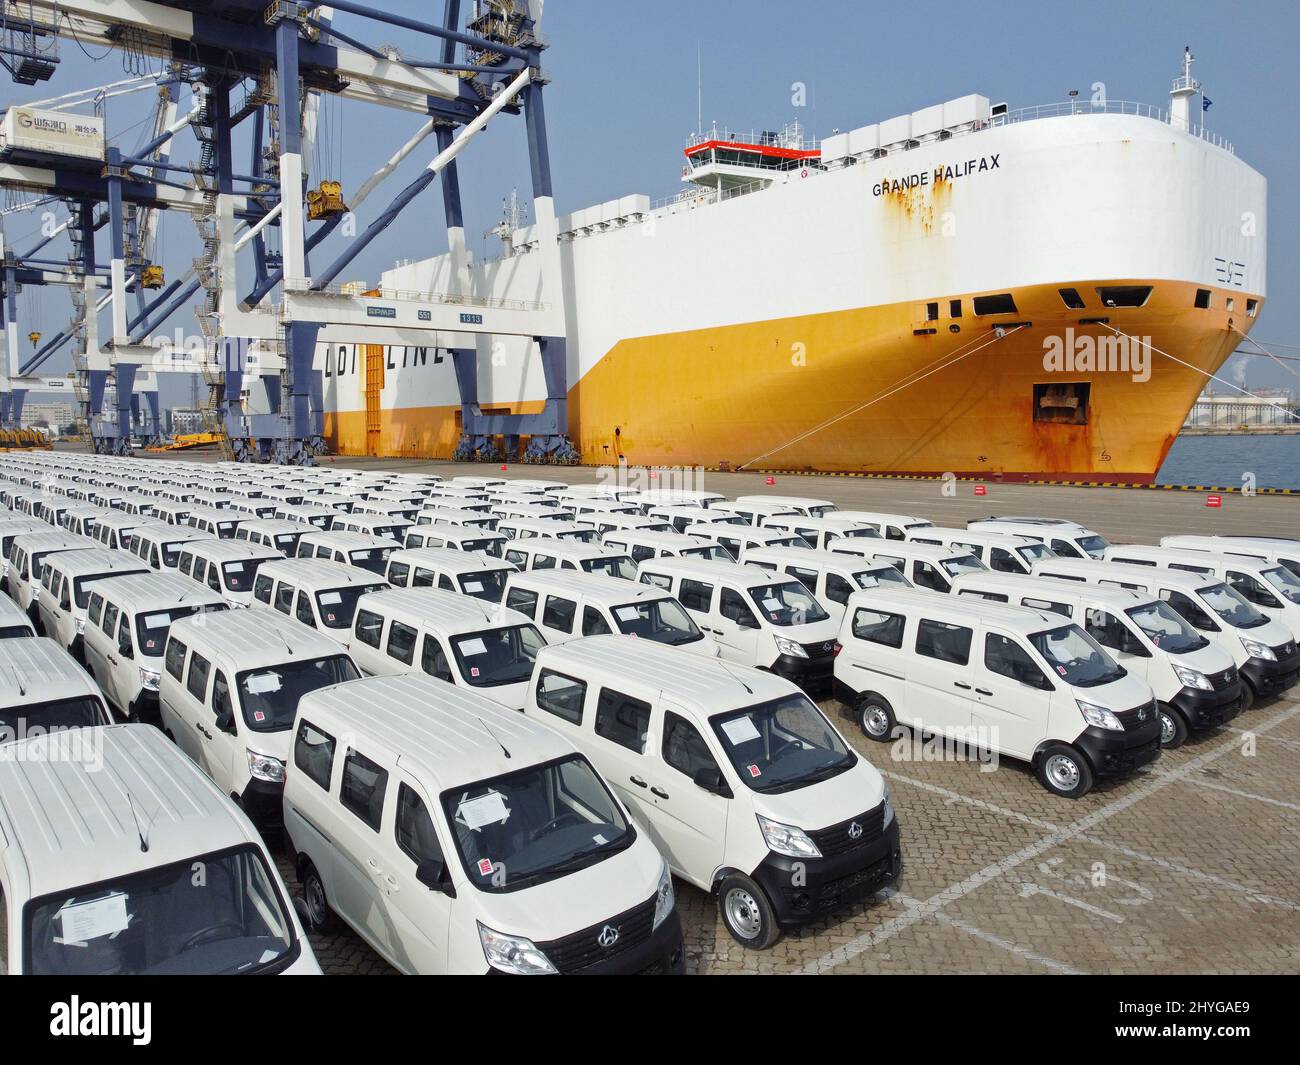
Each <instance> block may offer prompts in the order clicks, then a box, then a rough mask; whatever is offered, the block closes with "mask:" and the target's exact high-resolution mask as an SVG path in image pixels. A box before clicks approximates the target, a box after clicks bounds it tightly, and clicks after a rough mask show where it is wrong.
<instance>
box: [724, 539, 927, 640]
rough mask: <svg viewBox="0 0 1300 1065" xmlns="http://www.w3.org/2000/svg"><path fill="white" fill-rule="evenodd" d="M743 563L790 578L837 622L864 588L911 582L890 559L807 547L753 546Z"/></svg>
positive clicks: (900, 585)
mask: <svg viewBox="0 0 1300 1065" xmlns="http://www.w3.org/2000/svg"><path fill="white" fill-rule="evenodd" d="M740 560H741V561H742V562H743V563H745V564H746V565H750V566H761V567H762V568H763V569H765V570H770V571H771V572H773V573H784V574H786V575H787V576H789V577H793V578H794V579H795V580H797V581H798V582H799V583H800V584H802V585H803V586H804V587H805V588H807V589H808V591H809V592H811V593H812V594H813V595H814V596H816V598H817V602H818V603H820V604H821V608H822V609H823V610H825V611H826V613H827V614H829V615H830V616H831V619H832V620H833V621H834V622H835V623H836V624H837V625H838V624H839V622H840V620H841V619H842V618H843V617H844V608H845V606H847V605H848V601H849V596H851V595H852V594H853V593H854V592H857V591H861V590H862V589H863V588H876V587H879V586H880V585H882V584H886V585H894V586H896V587H899V588H910V587H912V582H911V581H909V580H908V579H907V578H906V577H904V576H903V575H902V573H900V572H899V570H898V567H897V566H895V565H894V564H893V563H890V562H870V561H868V560H867V559H864V558H858V557H857V556H855V555H842V554H837V553H836V552H834V551H814V550H812V549H811V548H807V547H756V548H754V549H753V550H752V551H746V552H745V553H744V554H743V555H742V556H741V558H740Z"/></svg>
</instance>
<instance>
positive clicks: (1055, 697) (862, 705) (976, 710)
mask: <svg viewBox="0 0 1300 1065" xmlns="http://www.w3.org/2000/svg"><path fill="white" fill-rule="evenodd" d="M840 646H841V649H840V651H839V653H838V654H837V656H836V658H835V689H836V695H837V697H838V698H839V699H840V701H841V702H843V703H844V704H845V705H846V706H848V707H849V708H851V710H852V712H853V714H854V716H855V717H856V718H857V719H858V722H859V724H860V725H861V726H862V731H863V732H865V733H866V735H867V736H868V737H869V738H870V739H873V740H879V741H881V742H888V741H890V740H892V739H894V738H895V727H896V726H897V725H900V724H901V725H905V726H908V727H910V728H912V729H915V730H918V731H921V732H925V733H933V734H937V735H940V736H944V737H947V738H949V739H951V740H954V741H957V742H959V743H965V744H969V745H970V746H971V747H973V748H974V749H975V750H976V751H979V752H988V751H995V752H997V753H998V754H1001V755H1006V756H1009V757H1012V758H1015V759H1018V760H1020V761H1024V762H1027V763H1029V764H1030V765H1031V766H1033V767H1034V769H1035V771H1036V772H1037V774H1038V779H1039V781H1040V782H1041V783H1042V785H1043V787H1045V788H1046V789H1047V790H1048V791H1050V792H1053V793H1054V794H1056V795H1061V796H1064V797H1065V798H1069V799H1077V798H1080V797H1081V796H1083V795H1086V794H1087V793H1088V792H1089V791H1090V790H1091V789H1092V786H1093V782H1094V781H1095V779H1096V778H1097V777H1099V776H1107V775H1114V774H1118V773H1127V772H1130V771H1132V770H1134V769H1137V768H1138V767H1140V766H1143V765H1146V764H1147V763H1148V762H1151V761H1153V760H1155V759H1156V758H1158V757H1159V756H1160V714H1159V712H1158V710H1157V706H1156V700H1155V697H1154V695H1153V694H1152V691H1151V688H1150V687H1149V686H1148V685H1147V683H1146V681H1144V680H1142V679H1140V678H1139V677H1137V676H1136V675H1134V674H1133V673H1131V672H1129V671H1128V670H1126V669H1125V668H1124V667H1123V666H1121V665H1119V664H1118V663H1117V662H1116V661H1115V660H1114V659H1113V658H1111V657H1110V656H1109V655H1108V654H1107V653H1106V652H1105V651H1104V650H1102V648H1101V647H1100V646H1098V645H1097V643H1096V641H1095V640H1093V638H1092V637H1091V636H1089V635H1088V634H1087V633H1085V632H1084V631H1083V630H1082V629H1081V628H1079V626H1078V625H1075V624H1074V623H1073V622H1071V621H1069V620H1068V619H1067V618H1063V617H1061V616H1060V615H1059V614H1056V613H1053V612H1052V611H1048V610H1041V611H1040V610H1030V609H1028V608H1026V607H1012V606H1003V605H1002V604H1000V603H990V602H986V601H983V600H976V599H969V598H959V597H958V596H953V595H942V594H940V593H936V592H925V591H921V590H920V589H902V590H895V589H891V588H874V589H871V590H870V591H863V592H857V593H855V594H854V596H853V597H852V598H851V599H850V600H849V608H848V611H847V612H846V613H845V615H844V624H843V627H842V628H841V630H840Z"/></svg>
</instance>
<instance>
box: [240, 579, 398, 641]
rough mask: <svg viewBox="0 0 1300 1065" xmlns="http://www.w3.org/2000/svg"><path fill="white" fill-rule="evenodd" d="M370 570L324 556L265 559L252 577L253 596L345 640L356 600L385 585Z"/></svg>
mask: <svg viewBox="0 0 1300 1065" xmlns="http://www.w3.org/2000/svg"><path fill="white" fill-rule="evenodd" d="M386 587H387V585H386V584H384V582H383V581H382V580H380V579H379V578H378V577H376V576H375V575H374V574H373V573H371V572H370V571H369V570H364V569H357V567H356V566H345V565H344V564H343V563H342V562H325V561H323V560H321V559H314V558H312V559H307V558H289V559H284V560H283V561H276V562H266V563H263V564H262V565H261V566H260V567H258V571H257V576H256V577H254V578H253V599H254V601H255V602H257V603H261V604H262V605H263V606H268V607H271V608H272V609H274V610H278V611H280V613H281V614H286V615H288V616H289V617H292V618H293V619H294V620H295V621H299V622H301V623H302V624H304V625H306V626H308V627H309V628H313V629H320V630H321V631H322V632H323V633H325V635H326V636H330V637H332V638H333V639H335V640H338V641H339V642H340V643H346V642H347V638H348V630H349V629H351V628H352V618H353V616H354V615H355V614H356V610H357V600H358V599H360V598H361V597H362V596H363V595H365V594H366V593H367V592H378V591H382V590H383V589H384V588H386Z"/></svg>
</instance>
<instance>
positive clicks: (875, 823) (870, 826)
mask: <svg viewBox="0 0 1300 1065" xmlns="http://www.w3.org/2000/svg"><path fill="white" fill-rule="evenodd" d="M884 831H885V804H884V803H883V802H882V803H881V804H880V805H879V806H877V807H876V808H875V809H874V810H868V811H867V812H866V813H864V814H859V815H858V816H857V817H850V818H849V819H848V820H847V821H841V822H840V823H839V824H838V825H831V826H830V828H823V829H819V830H818V831H816V832H809V833H808V836H809V838H811V839H812V841H813V842H814V843H815V844H817V849H818V850H819V851H821V852H822V857H823V858H832V857H834V856H835V855H837V854H844V853H845V852H847V851H851V850H853V849H854V848H855V847H865V846H867V845H868V844H871V843H875V842H876V841H877V840H879V839H880V837H881V835H883V833H884Z"/></svg>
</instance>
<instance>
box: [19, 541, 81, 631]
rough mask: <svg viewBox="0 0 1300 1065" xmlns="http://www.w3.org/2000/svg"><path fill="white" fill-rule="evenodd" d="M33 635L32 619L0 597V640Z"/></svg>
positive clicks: (34, 629) (34, 628)
mask: <svg viewBox="0 0 1300 1065" xmlns="http://www.w3.org/2000/svg"><path fill="white" fill-rule="evenodd" d="M73 554H77V552H75V551H74V552H73ZM35 635H36V626H35V625H34V624H33V623H32V619H31V618H29V617H28V616H27V615H26V613H24V612H23V611H22V610H21V609H19V607H18V604H17V603H15V602H14V601H13V600H12V599H10V598H8V597H7V596H0V640H19V639H23V638H24V637H27V636H35Z"/></svg>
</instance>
